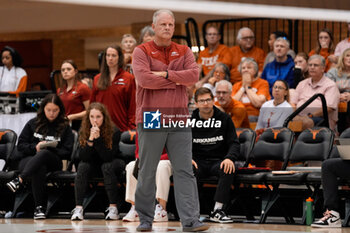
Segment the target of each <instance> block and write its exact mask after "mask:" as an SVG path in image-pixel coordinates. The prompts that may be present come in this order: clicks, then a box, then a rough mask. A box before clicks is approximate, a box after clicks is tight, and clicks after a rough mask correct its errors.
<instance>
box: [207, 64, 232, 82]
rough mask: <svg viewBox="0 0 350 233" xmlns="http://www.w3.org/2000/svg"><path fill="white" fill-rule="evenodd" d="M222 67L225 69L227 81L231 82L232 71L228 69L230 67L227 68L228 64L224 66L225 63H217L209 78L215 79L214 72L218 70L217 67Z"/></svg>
mask: <svg viewBox="0 0 350 233" xmlns="http://www.w3.org/2000/svg"><path fill="white" fill-rule="evenodd" d="M220 66H221V67H222V68H223V69H224V72H225V80H227V81H230V79H231V77H230V76H231V73H230V69H229V68H228V66H227V65H226V64H224V63H222V62H218V63H216V64H215V66H214V68H213V69H212V70H211V71H210V72H209V74H208V76H209V77H213V75H214V72H215V69H216V68H217V67H220Z"/></svg>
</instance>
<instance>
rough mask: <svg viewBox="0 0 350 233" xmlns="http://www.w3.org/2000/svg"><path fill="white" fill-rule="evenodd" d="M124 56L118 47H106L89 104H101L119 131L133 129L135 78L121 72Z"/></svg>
mask: <svg viewBox="0 0 350 233" xmlns="http://www.w3.org/2000/svg"><path fill="white" fill-rule="evenodd" d="M123 66H124V56H123V52H122V49H121V48H120V47H119V46H108V47H107V48H106V49H105V51H104V54H103V59H102V64H101V73H100V74H98V75H96V76H95V77H94V84H93V88H92V95H91V98H90V103H92V102H100V103H103V104H104V105H105V106H106V108H107V110H108V112H109V114H110V116H111V119H112V121H113V122H114V124H115V125H116V126H117V127H118V128H119V130H120V131H126V130H129V129H135V109H136V103H135V92H136V85H135V78H134V76H133V75H132V74H130V73H128V72H126V71H124V70H123Z"/></svg>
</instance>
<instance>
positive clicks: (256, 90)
mask: <svg viewBox="0 0 350 233" xmlns="http://www.w3.org/2000/svg"><path fill="white" fill-rule="evenodd" d="M238 70H239V72H240V73H241V74H242V81H239V82H237V83H236V84H234V85H233V88H232V97H233V99H235V100H239V101H241V102H242V103H243V105H244V106H245V107H246V109H247V113H248V118H249V121H250V122H256V121H257V120H258V116H259V109H260V107H261V105H262V104H263V103H265V101H267V100H270V99H271V96H270V93H269V84H268V82H267V81H266V80H264V79H261V78H259V77H258V72H259V70H258V64H257V63H256V61H255V60H254V59H253V58H250V57H248V58H244V59H243V60H242V61H241V63H240V65H239V66H238Z"/></svg>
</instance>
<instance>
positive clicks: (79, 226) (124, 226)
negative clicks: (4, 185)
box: [0, 219, 350, 233]
mask: <svg viewBox="0 0 350 233" xmlns="http://www.w3.org/2000/svg"><path fill="white" fill-rule="evenodd" d="M0 224H1V225H0V232H1V233H31V232H38V233H104V232H106V233H112V232H136V227H137V225H138V223H137V222H132V223H125V222H122V221H121V220H118V221H105V220H84V221H79V222H77V221H75V222H71V221H70V220H69V219H47V220H33V219H1V220H0ZM208 224H209V225H210V226H211V227H210V229H209V230H208V231H207V232H218V233H226V232H230V233H231V232H232V233H238V232H239V233H270V232H271V233H279V232H289V233H294V232H324V233H350V227H347V228H335V229H315V228H311V227H308V226H301V225H286V224H248V223H233V224H215V223H208ZM153 232H155V233H158V232H182V228H181V224H180V223H179V222H175V221H171V222H166V223H154V224H153Z"/></svg>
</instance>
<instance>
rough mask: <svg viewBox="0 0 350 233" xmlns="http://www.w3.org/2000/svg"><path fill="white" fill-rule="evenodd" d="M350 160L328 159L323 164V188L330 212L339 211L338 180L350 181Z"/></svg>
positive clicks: (325, 203)
mask: <svg viewBox="0 0 350 233" xmlns="http://www.w3.org/2000/svg"><path fill="white" fill-rule="evenodd" d="M349 171H350V160H342V159H341V158H334V159H327V160H325V161H324V162H323V163H322V186H323V197H324V206H325V208H327V209H328V210H335V211H339V203H338V201H339V200H338V180H337V178H338V177H340V178H343V179H350V172H349Z"/></svg>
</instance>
